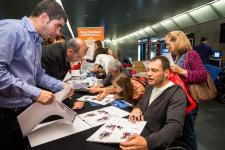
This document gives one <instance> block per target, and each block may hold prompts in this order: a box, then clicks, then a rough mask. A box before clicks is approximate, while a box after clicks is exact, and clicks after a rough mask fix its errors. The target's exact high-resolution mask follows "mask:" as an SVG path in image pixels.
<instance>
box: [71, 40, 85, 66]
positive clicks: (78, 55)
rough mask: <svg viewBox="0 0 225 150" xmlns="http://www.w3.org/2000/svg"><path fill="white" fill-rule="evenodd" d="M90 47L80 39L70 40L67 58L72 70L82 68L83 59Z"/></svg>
mask: <svg viewBox="0 0 225 150" xmlns="http://www.w3.org/2000/svg"><path fill="white" fill-rule="evenodd" d="M87 50H88V47H87V45H86V43H85V42H84V41H83V40H82V39H80V38H74V39H70V40H69V41H68V42H67V57H68V60H69V62H70V66H71V70H78V69H80V67H81V63H82V58H83V57H84V56H85V55H86V53H87Z"/></svg>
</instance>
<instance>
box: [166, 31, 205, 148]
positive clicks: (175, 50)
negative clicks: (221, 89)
mask: <svg viewBox="0 0 225 150" xmlns="http://www.w3.org/2000/svg"><path fill="white" fill-rule="evenodd" d="M165 41H166V45H167V48H168V49H169V51H170V52H171V53H172V54H173V55H174V56H176V59H175V64H172V65H171V66H170V69H171V70H172V71H173V72H175V73H178V74H179V75H180V77H181V79H182V80H183V81H184V83H185V85H186V86H187V87H188V85H189V84H192V83H195V84H196V83H201V82H204V81H206V79H207V71H206V69H205V67H204V64H203V63H202V61H201V58H200V56H199V55H198V53H197V52H196V51H194V50H193V49H192V46H191V44H190V41H189V40H188V38H187V36H186V35H185V34H184V32H182V31H171V32H169V33H168V34H167V35H166V36H165ZM195 101H196V102H197V101H198V100H197V99H196V100H195ZM197 112H198V106H197V107H196V108H194V109H193V110H192V111H191V112H190V113H188V114H187V115H186V117H185V123H184V129H183V135H182V139H183V141H184V142H185V143H186V144H187V145H188V146H189V147H191V149H192V150H197V140H196V135H195V128H194V126H195V121H196V117H197Z"/></svg>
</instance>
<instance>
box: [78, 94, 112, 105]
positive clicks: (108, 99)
mask: <svg viewBox="0 0 225 150" xmlns="http://www.w3.org/2000/svg"><path fill="white" fill-rule="evenodd" d="M113 97H114V95H112V94H110V95H107V96H106V97H105V98H104V99H102V100H97V99H96V96H88V95H85V96H82V97H80V98H78V99H77V100H79V101H84V102H86V101H89V102H94V103H97V104H100V105H107V104H109V103H111V102H113V101H114V100H115V99H114V98H113Z"/></svg>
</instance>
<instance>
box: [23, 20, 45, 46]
mask: <svg viewBox="0 0 225 150" xmlns="http://www.w3.org/2000/svg"><path fill="white" fill-rule="evenodd" d="M22 21H23V23H24V25H25V27H26V28H27V31H28V32H30V33H31V35H33V37H34V39H35V41H37V42H39V43H41V42H43V39H42V37H40V35H39V34H38V32H37V31H36V30H35V28H34V26H33V24H32V23H31V21H30V20H29V18H28V17H26V16H24V17H23V18H22Z"/></svg>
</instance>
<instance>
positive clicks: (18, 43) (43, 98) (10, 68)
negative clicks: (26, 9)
mask: <svg viewBox="0 0 225 150" xmlns="http://www.w3.org/2000/svg"><path fill="white" fill-rule="evenodd" d="M66 21H67V16H66V13H65V12H64V10H63V8H62V7H61V6H60V5H59V4H58V3H57V2H56V1H55V0H43V1H41V2H40V3H39V4H38V5H37V6H36V7H35V9H34V10H33V12H32V14H31V16H30V17H29V18H28V17H23V18H22V19H21V20H14V19H6V20H1V21H0V148H1V149H4V150H11V149H14V150H15V149H16V150H19V149H25V146H26V140H24V139H23V137H22V134H21V131H20V128H19V125H18V122H17V116H18V115H19V114H20V113H21V112H22V111H23V110H24V109H26V108H27V107H28V106H29V105H30V104H31V103H32V102H39V103H41V104H50V103H52V101H53V100H54V95H53V93H52V92H57V91H59V90H62V89H63V88H64V86H66V85H64V83H63V82H62V81H59V80H56V79H55V78H53V77H50V76H48V75H47V74H45V71H44V70H43V69H42V67H41V52H42V48H41V43H42V41H43V38H44V39H47V38H54V37H55V36H56V35H57V34H59V32H60V29H61V28H62V26H63V25H64V24H65V22H66ZM37 86H38V87H42V88H43V89H48V90H49V91H48V90H43V89H41V88H38V87H37ZM50 91H52V92H50ZM40 113H41V112H40ZM33 115H34V117H35V114H33Z"/></svg>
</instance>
